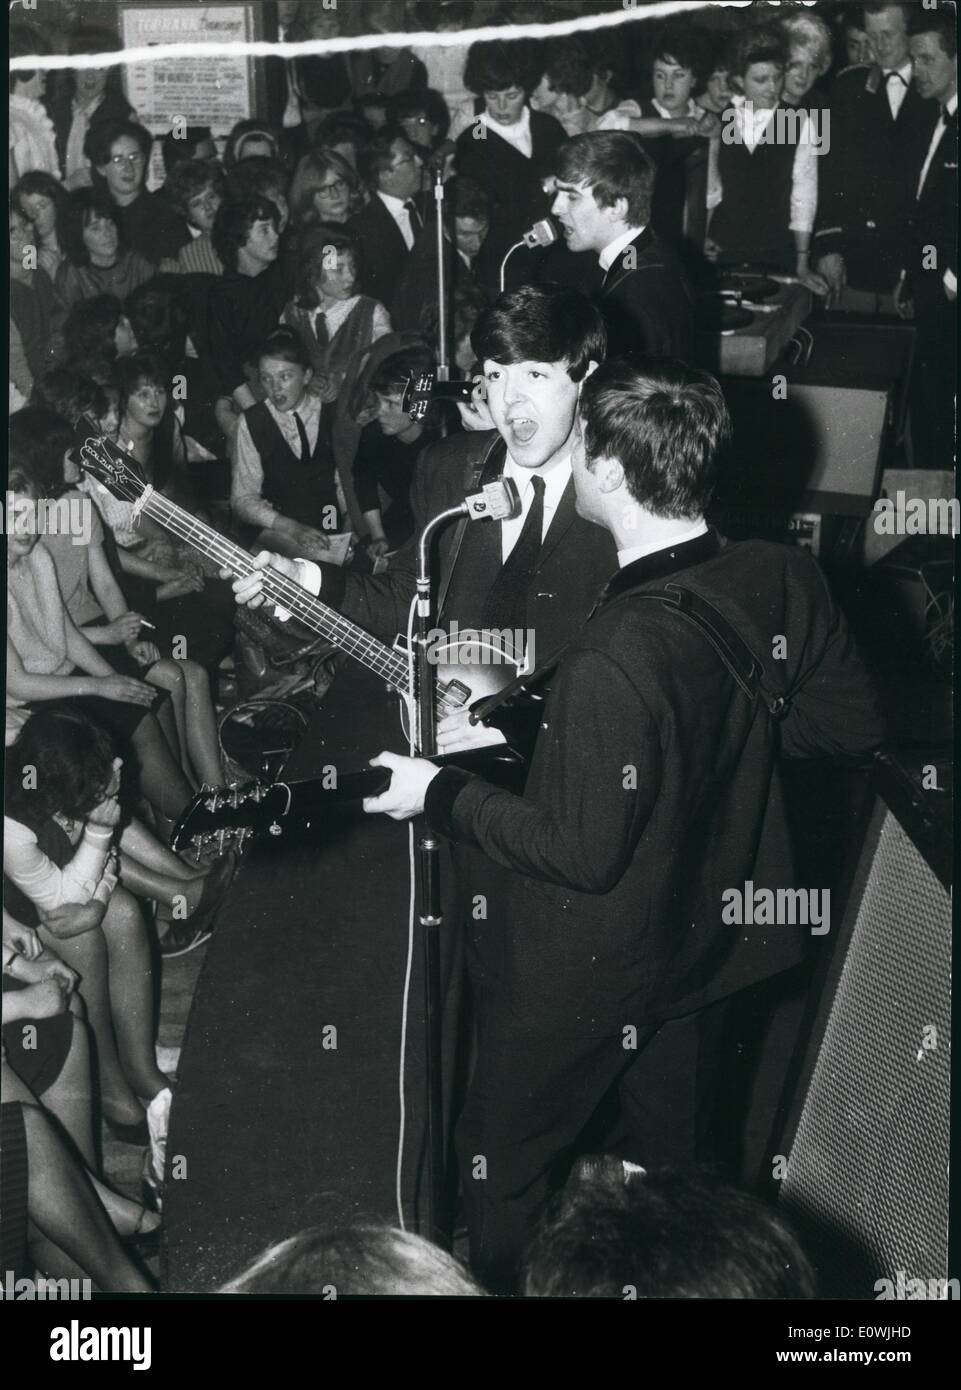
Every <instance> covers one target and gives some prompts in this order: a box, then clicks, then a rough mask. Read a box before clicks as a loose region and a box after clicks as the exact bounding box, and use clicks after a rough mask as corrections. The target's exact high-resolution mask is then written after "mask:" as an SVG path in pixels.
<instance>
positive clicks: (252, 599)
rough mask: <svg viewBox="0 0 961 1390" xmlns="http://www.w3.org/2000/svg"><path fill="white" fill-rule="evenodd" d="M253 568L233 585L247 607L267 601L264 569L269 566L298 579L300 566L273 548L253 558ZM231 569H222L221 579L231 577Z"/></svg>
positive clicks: (258, 605) (235, 596)
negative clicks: (276, 552)
mask: <svg viewBox="0 0 961 1390" xmlns="http://www.w3.org/2000/svg"><path fill="white" fill-rule="evenodd" d="M252 563H253V569H252V571H251V572H250V574H243V575H241V576H240V578H239V579H235V580H234V582H233V584H232V585H231V587H232V589H233V591H234V598H235V599H236V600H237V602H238V603H240V604H243V606H244V607H245V608H259V607H260V606H261V604H262V603H266V602H267V600H266V599H265V598H264V575H263V571H264V570H265V569H267V567H268V566H269V567H270V568H271V569H272V570H276V571H277V573H278V574H283V575H286V577H287V578H288V579H293V580H297V576H298V574H299V572H300V571H299V567H298V565H297V561H296V560H288V559H287V558H286V557H285V556H283V555H276V554H274V552H273V551H271V550H261V551H260V552H259V553H258V554H257V555H255V556H254V558H253V561H252ZM231 574H232V571H231V570H221V571H220V577H221V579H230V577H231Z"/></svg>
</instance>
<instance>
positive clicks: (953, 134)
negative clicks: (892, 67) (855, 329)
mask: <svg viewBox="0 0 961 1390" xmlns="http://www.w3.org/2000/svg"><path fill="white" fill-rule="evenodd" d="M957 55H958V33H957V20H956V18H955V16H954V15H953V14H952V13H951V11H950V10H948V9H938V10H934V11H929V10H923V9H922V10H919V11H918V13H917V15H916V16H915V18H914V21H913V23H912V26H911V57H912V59H913V61H914V81H915V85H916V87H917V89H918V92H919V94H920V95H921V97H922V98H924V99H925V100H926V101H927V102H928V103H929V105H931V106H932V107H936V109H937V111H938V119H937V123H936V125H935V127H934V132H933V134H932V136H931V141H930V144H929V145H928V149H927V152H926V155H925V159H924V163H923V164H922V166H921V172H920V174H919V175H918V180H917V189H916V195H915V208H914V217H913V219H912V223H911V233H910V240H909V245H908V251H907V256H906V260H905V265H904V268H903V270H902V272H901V280H900V282H899V284H898V287H897V290H896V298H897V301H898V307H899V310H900V311H901V312H903V313H905V315H906V314H907V312H908V308H907V306H908V304H909V303H910V302H911V301H913V303H914V319H915V323H916V325H917V330H918V344H917V353H916V356H915V376H914V382H913V383H912V399H911V434H912V439H913V442H914V454H915V462H916V464H917V465H918V467H921V468H946V469H950V468H951V467H952V466H953V463H954V427H955V411H954V390H955V382H956V380H957V361H958V56H957Z"/></svg>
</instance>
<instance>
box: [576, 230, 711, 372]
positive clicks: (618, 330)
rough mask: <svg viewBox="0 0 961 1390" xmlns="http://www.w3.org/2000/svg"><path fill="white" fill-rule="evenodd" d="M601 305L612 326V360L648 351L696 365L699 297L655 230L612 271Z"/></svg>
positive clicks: (609, 348) (645, 232) (642, 237)
mask: <svg viewBox="0 0 961 1390" xmlns="http://www.w3.org/2000/svg"><path fill="white" fill-rule="evenodd" d="M632 266H633V269H632ZM598 305H599V307H600V310H601V313H602V314H603V315H604V321H605V323H606V324H607V333H608V343H607V355H608V357H616V356H618V354H620V353H623V352H647V353H651V354H652V355H654V356H656V357H680V358H681V359H682V360H683V361H688V362H689V361H690V360H691V357H692V354H693V350H694V293H693V290H692V289H691V286H690V284H689V282H688V280H687V277H686V275H685V274H684V271H683V270H682V269H681V266H680V263H679V262H678V260H677V258H676V256H675V255H674V253H673V252H672V251H670V250H668V248H667V247H666V246H665V245H664V243H663V242H662V241H661V240H660V239H659V238H658V236H657V235H656V233H655V232H653V231H652V230H651V228H650V227H645V228H644V230H643V231H642V232H641V233H639V235H638V236H636V237H635V238H634V240H633V241H632V242H631V243H630V245H629V246H626V247H625V248H624V250H623V251H622V252H621V253H620V255H619V256H618V258H617V260H616V261H615V262H614V263H613V265H612V266H611V267H610V269H609V270H608V272H607V274H606V276H605V277H604V281H603V283H602V285H601V289H600V294H599V297H598Z"/></svg>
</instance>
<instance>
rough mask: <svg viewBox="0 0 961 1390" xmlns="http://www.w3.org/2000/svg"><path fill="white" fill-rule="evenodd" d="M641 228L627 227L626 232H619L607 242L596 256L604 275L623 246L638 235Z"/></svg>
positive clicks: (641, 230) (627, 244) (628, 244)
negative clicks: (618, 234)
mask: <svg viewBox="0 0 961 1390" xmlns="http://www.w3.org/2000/svg"><path fill="white" fill-rule="evenodd" d="M643 230H644V228H643V227H628V229H627V231H626V232H621V234H620V236H616V237H615V238H614V240H613V241H609V242H608V243H607V245H606V246H605V247H604V250H603V251H602V252H601V254H600V255H599V256H598V258H597V259H598V261H599V262H600V267H601V270H603V272H604V274H605V275H606V274H607V272H608V271H609V270H610V268H611V266H612V265H613V264H614V262H615V261H616V260H617V258H618V256H619V255H620V254H621V252H622V251H623V250H624V249H625V247H627V246H630V244H631V242H632V241H633V240H634V238H635V237H638V236H640V235H641V232H643Z"/></svg>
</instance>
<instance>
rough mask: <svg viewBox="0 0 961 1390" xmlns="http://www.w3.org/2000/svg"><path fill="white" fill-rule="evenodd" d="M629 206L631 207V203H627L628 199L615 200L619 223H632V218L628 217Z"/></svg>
mask: <svg viewBox="0 0 961 1390" xmlns="http://www.w3.org/2000/svg"><path fill="white" fill-rule="evenodd" d="M629 206H630V205H629V203H628V201H627V199H626V198H617V199H615V201H614V216H615V217H616V218H617V220H618V222H629V221H630V218H629V217H628V215H627V214H628V208H629Z"/></svg>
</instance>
